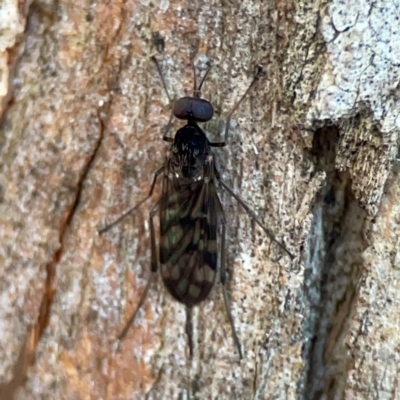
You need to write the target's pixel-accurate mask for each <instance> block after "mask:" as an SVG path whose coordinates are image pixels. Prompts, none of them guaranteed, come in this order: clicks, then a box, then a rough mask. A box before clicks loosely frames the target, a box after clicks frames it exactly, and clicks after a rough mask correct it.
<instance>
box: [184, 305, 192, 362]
mask: <svg viewBox="0 0 400 400" xmlns="http://www.w3.org/2000/svg"><path fill="white" fill-rule="evenodd" d="M192 311H193V309H192V307H191V306H186V327H185V331H186V335H187V337H188V342H189V355H190V358H192V357H193V322H192V321H193V318H192Z"/></svg>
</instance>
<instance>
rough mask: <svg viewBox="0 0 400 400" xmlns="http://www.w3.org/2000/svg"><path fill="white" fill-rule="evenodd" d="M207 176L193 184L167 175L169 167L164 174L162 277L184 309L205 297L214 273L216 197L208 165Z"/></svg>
mask: <svg viewBox="0 0 400 400" xmlns="http://www.w3.org/2000/svg"><path fill="white" fill-rule="evenodd" d="M207 171H208V172H207ZM210 171H211V172H210ZM207 175H209V177H208V178H206V179H201V180H199V181H195V182H193V181H191V180H189V179H185V178H181V177H179V178H178V177H176V176H174V174H172V173H171V174H170V173H169V168H168V167H167V169H166V171H165V174H164V181H163V193H162V201H161V206H160V207H161V216H160V225H161V226H160V228H161V237H160V263H161V275H162V278H163V281H164V284H165V286H166V287H167V288H168V290H169V292H170V293H171V294H172V296H173V297H174V298H176V299H177V300H179V301H181V302H182V303H184V304H186V305H194V304H196V303H199V302H201V301H202V300H204V299H205V298H206V297H207V296H208V294H209V293H210V291H211V289H212V287H213V285H214V282H215V276H216V272H217V259H218V256H217V253H218V245H217V223H218V215H217V213H216V209H215V196H216V195H217V193H216V191H215V185H214V180H213V178H214V176H213V172H212V170H211V168H210V165H209V166H208V168H206V172H205V176H207Z"/></svg>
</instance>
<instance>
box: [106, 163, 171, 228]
mask: <svg viewBox="0 0 400 400" xmlns="http://www.w3.org/2000/svg"><path fill="white" fill-rule="evenodd" d="M163 171H164V166H162V167H161V168H160V169H158V170H157V171H156V172H155V174H154V178H153V182H152V183H151V187H150V192H149V194H148V196H147V197H145V198H144V199H143V200H141V201H139V203H138V204H136V205H135V206H134V207H132V208H130V209H129V210H128V211H126V212H124V213H123V214H122V215H121V216H120V217H118V218H117V219H116V220H115V221H114V222H111V224H109V225H106V226H105V227H104V228H101V229H99V231H98V232H99V235H102V234H103V233H105V232H107V231H108V230H110V229H111V228H112V227H113V226H114V225H117V224H118V223H119V222H121V221H122V220H123V219H125V218H126V217H127V216H128V215H129V214H130V213H132V212H133V211H135V210H136V209H137V208H139V207H140V206H141V205H142V204H143V203H144V202H145V201H147V200H148V199H149V198H150V197H151V196H152V195H153V191H154V187H155V186H156V182H157V178H158V177H159V176H160V174H161V172H163Z"/></svg>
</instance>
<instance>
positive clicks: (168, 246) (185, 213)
mask: <svg viewBox="0 0 400 400" xmlns="http://www.w3.org/2000/svg"><path fill="white" fill-rule="evenodd" d="M153 61H154V62H155V64H156V66H157V69H158V71H159V73H160V76H161V79H162V82H163V85H164V88H165V90H166V91H167V88H166V85H165V81H164V78H163V75H162V73H161V69H160V67H159V64H158V62H157V60H156V59H153ZM208 71H209V69H208V70H207V73H206V74H205V76H204V77H203V80H202V81H201V83H200V85H199V87H197V85H196V79H195V83H194V94H193V97H183V98H181V99H179V100H178V101H177V102H176V103H175V105H174V107H173V115H174V116H175V117H177V118H179V119H183V120H187V124H186V125H185V126H184V127H182V128H181V129H179V130H178V131H177V132H176V134H175V137H174V138H173V139H172V138H170V137H168V136H167V132H168V129H169V126H170V122H171V119H170V122H169V123H168V126H167V129H166V132H165V134H164V140H166V141H168V142H172V145H171V148H170V150H169V151H168V153H167V157H166V162H165V164H164V166H163V167H162V168H160V169H159V170H158V171H157V172H156V174H155V176H154V179H153V183H152V186H151V190H150V193H149V196H148V197H147V198H146V199H144V200H143V201H141V202H140V203H139V204H138V205H136V206H135V207H133V208H132V209H130V210H129V211H128V212H127V213H125V214H123V215H122V216H121V217H120V218H118V220H116V221H115V222H113V223H112V224H111V225H108V226H107V227H105V228H103V229H102V230H101V231H100V233H103V232H105V231H106V230H108V229H109V228H111V227H112V226H114V225H115V224H116V223H118V222H119V221H121V220H122V219H123V218H125V217H126V216H127V215H128V214H129V213H131V212H132V211H133V210H135V209H136V208H137V207H138V206H139V205H140V204H142V203H143V202H144V201H146V200H147V199H148V198H149V197H150V196H151V195H152V193H153V189H154V186H155V184H156V181H157V178H158V176H160V175H161V174H162V176H163V185H162V195H161V198H160V200H159V201H158V202H157V204H156V205H155V207H153V209H152V210H151V212H150V230H151V269H152V272H153V274H152V275H151V277H150V279H149V281H148V283H147V285H146V287H145V290H144V292H143V294H142V296H141V298H140V300H139V304H138V306H137V309H136V311H135V313H134V314H133V315H132V317H131V318H130V320H129V322H128V323H127V325H126V326H125V328H124V330H123V331H122V332H121V334H120V335H119V337H118V339H119V340H121V339H122V338H123V337H124V336H125V335H126V333H127V331H128V329H129V326H130V325H131V324H132V322H133V321H134V319H135V317H136V314H137V311H138V310H139V309H140V307H141V306H142V304H143V303H144V301H145V299H146V296H147V293H148V290H149V288H150V285H151V282H152V277H153V276H154V275H155V273H156V272H157V270H158V254H157V253H159V260H160V269H161V276H162V279H163V282H164V284H165V286H166V288H167V289H168V291H169V292H170V293H171V295H172V296H173V297H174V298H175V299H176V300H178V301H180V302H181V303H183V304H185V305H186V310H187V325H186V331H187V334H188V338H189V348H190V354H192V351H193V343H192V324H191V309H192V306H194V305H196V304H198V303H200V302H201V301H203V300H205V299H206V298H207V297H208V295H209V293H210V291H211V289H212V288H213V286H214V283H215V279H216V276H217V272H218V271H219V275H220V280H221V283H222V290H223V296H224V302H225V307H226V310H227V316H228V318H229V322H230V324H231V328H232V334H233V339H234V341H235V344H236V346H237V348H238V351H239V354H240V357H242V353H241V348H240V342H239V339H238V338H237V335H236V332H235V327H234V323H233V318H232V314H231V311H230V301H229V298H228V295H227V291H226V288H225V282H226V268H225V215H224V211H223V208H222V205H221V202H220V200H219V197H218V194H217V190H216V183H217V182H218V184H219V186H221V187H222V188H223V189H225V190H226V191H227V192H228V193H229V194H230V195H232V196H233V197H234V198H235V199H236V200H237V201H238V202H239V204H241V206H243V207H244V208H245V210H246V211H247V212H248V213H249V214H250V216H251V217H252V218H253V219H254V221H255V222H256V223H257V224H258V225H260V226H261V228H262V229H263V230H264V231H265V232H266V234H267V235H268V236H269V237H270V238H271V240H273V241H274V242H276V243H277V244H278V245H279V246H280V247H281V248H282V249H283V250H284V251H285V252H286V253H287V254H289V256H290V257H292V254H291V253H290V252H289V251H288V250H287V249H286V247H285V246H283V245H282V244H281V243H279V242H278V241H277V240H276V239H275V236H274V235H273V233H272V232H270V231H269V230H268V229H267V228H266V227H265V226H264V225H263V224H262V223H261V221H260V220H259V219H258V218H257V216H256V215H255V214H254V212H253V211H252V210H251V209H250V208H249V207H248V206H247V205H246V204H245V203H244V202H243V200H242V199H241V198H239V197H238V196H237V195H236V194H235V193H234V192H233V191H232V190H231V189H230V188H229V187H228V186H227V185H226V184H225V183H224V182H223V181H221V179H220V175H219V173H218V171H217V169H216V167H215V162H214V155H213V153H212V150H211V148H212V147H222V146H225V142H226V139H227V137H228V132H229V123H230V118H231V115H232V114H233V112H234V111H235V110H236V108H237V107H238V106H239V104H240V103H241V101H242V100H243V99H244V98H245V96H246V94H247V92H248V91H249V90H250V88H251V87H252V86H253V84H254V83H255V82H256V80H257V79H258V76H259V74H257V75H256V76H255V78H254V79H253V82H252V84H251V85H250V86H249V88H248V90H247V91H246V93H245V94H244V95H243V97H242V98H241V99H240V100H239V102H238V103H237V104H236V106H235V107H234V108H233V109H232V111H231V112H230V114H229V116H228V118H227V124H226V129H225V141H223V142H217V143H213V142H210V141H209V140H208V138H207V136H206V135H205V133H204V132H203V131H202V129H201V128H200V127H199V126H198V122H205V121H209V120H210V119H211V118H212V116H213V113H214V111H213V107H212V105H211V103H209V102H208V101H206V100H204V99H201V98H200V91H201V86H202V84H203V82H204V80H205V78H206V76H207V74H208ZM195 77H196V76H195ZM167 94H168V91H167ZM168 98H169V96H168ZM158 209H159V211H160V244H159V247H158V248H159V252H158V251H157V245H156V235H155V230H154V222H153V218H154V216H155V215H156V213H157V211H158ZM219 225H221V234H220V235H219V234H218V233H219V232H218V228H219ZM218 255H220V256H221V257H220V260H218V258H219V257H218ZM218 262H219V264H218Z"/></svg>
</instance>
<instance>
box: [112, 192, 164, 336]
mask: <svg viewBox="0 0 400 400" xmlns="http://www.w3.org/2000/svg"><path fill="white" fill-rule="evenodd" d="M160 202H161V199H160V200H158V201H157V203H156V204H155V205H154V207H153V208H152V210H151V211H150V241H151V275H150V277H149V279H148V281H147V283H146V286H145V288H144V290H143V293H142V295H141V296H140V299H139V303H138V305H137V307H136V310H135V311H134V313H133V314H132V315H131V317H130V318H129V320H128V322H127V324H126V325H125V328H124V329H123V330H122V331H121V333H120V334H119V335H118V337H117V342H121V341H122V340H123V338H124V337H125V336H126V334H127V333H128V330H129V328H130V327H131V325H132V323H133V321H134V320H135V318H136V315H137V313H138V312H139V310H140V308H141V307H142V306H143V303H144V302H145V300H146V297H147V294H148V292H149V289H150V286H151V284H152V283H153V279H154V277H155V276H156V273H157V269H158V258H157V244H156V233H155V229H154V216H155V215H156V213H157V210H158V206H159V205H160Z"/></svg>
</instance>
